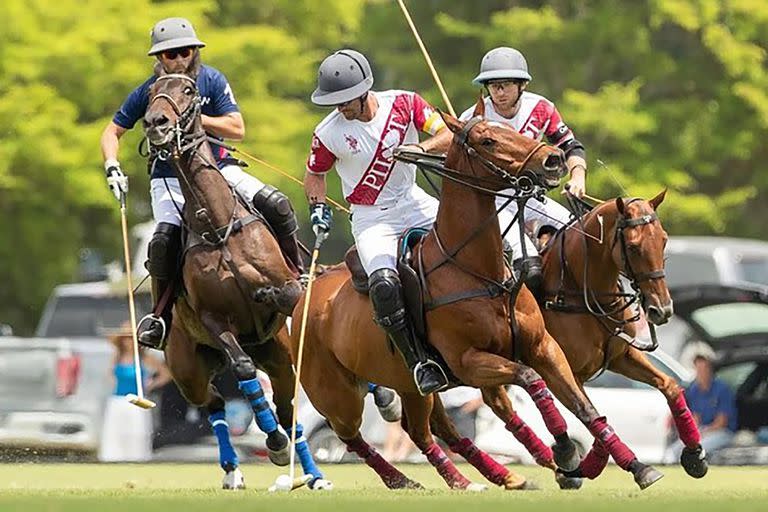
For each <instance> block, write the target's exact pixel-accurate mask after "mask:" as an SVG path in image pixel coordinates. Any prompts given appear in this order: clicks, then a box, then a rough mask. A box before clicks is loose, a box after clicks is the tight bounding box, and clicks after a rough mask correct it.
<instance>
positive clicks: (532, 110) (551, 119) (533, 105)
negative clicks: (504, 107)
mask: <svg viewBox="0 0 768 512" xmlns="http://www.w3.org/2000/svg"><path fill="white" fill-rule="evenodd" d="M483 101H484V102H485V119H487V120H488V121H497V122H499V123H504V124H506V125H509V126H511V127H512V128H514V129H515V130H517V131H518V132H519V133H520V134H522V135H525V136H526V137H530V138H532V139H536V140H541V139H542V138H543V137H544V136H546V137H547V141H548V142H549V143H550V144H552V145H553V146H560V145H562V144H564V143H565V142H568V141H570V140H573V132H571V129H570V128H568V126H567V125H566V124H565V122H563V118H562V117H560V112H558V111H557V107H555V104H554V103H552V102H551V101H549V100H548V99H547V98H545V97H544V96H540V95H538V94H535V93H532V92H528V91H523V94H522V96H521V97H520V109H519V110H518V111H517V113H516V114H515V116H514V117H512V118H507V117H504V116H502V115H501V114H499V113H498V112H496V109H495V108H494V107H493V101H492V100H491V98H490V97H486V98H485V99H484V100H483ZM474 110H475V107H474V105H473V106H471V107H469V108H468V109H467V110H465V111H464V112H463V113H462V114H461V116H460V119H461V120H462V121H466V120H468V119H470V118H471V117H472V113H473V112H474Z"/></svg>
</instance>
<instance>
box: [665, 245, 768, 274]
mask: <svg viewBox="0 0 768 512" xmlns="http://www.w3.org/2000/svg"><path fill="white" fill-rule="evenodd" d="M666 257H667V260H666V265H665V266H666V270H667V285H668V286H670V287H677V286H682V285H696V284H733V283H740V282H750V283H754V284H761V285H768V242H763V241H760V240H749V239H744V238H728V237H705V236H672V237H670V238H669V242H668V243H667V248H666Z"/></svg>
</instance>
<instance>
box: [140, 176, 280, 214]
mask: <svg viewBox="0 0 768 512" xmlns="http://www.w3.org/2000/svg"><path fill="white" fill-rule="evenodd" d="M219 172H221V174H222V175H223V176H224V179H226V180H227V182H228V183H229V184H230V185H231V186H233V187H234V188H235V191H236V192H237V193H238V194H239V195H240V196H241V197H242V198H243V199H244V200H246V201H253V197H254V196H255V195H256V193H257V192H258V191H259V190H261V189H262V188H264V186H265V185H264V183H262V182H261V181H260V180H258V179H257V178H254V177H253V176H251V175H250V174H248V173H247V172H245V171H243V169H242V168H241V167H240V166H237V165H226V166H224V167H223V168H222V169H220V170H219ZM149 187H150V194H151V195H152V216H153V217H154V218H155V223H156V224H157V223H160V222H167V223H168V224H173V225H174V226H181V213H180V212H181V211H182V208H183V207H184V196H183V195H182V194H181V185H179V180H178V178H154V179H152V180H150V184H149Z"/></svg>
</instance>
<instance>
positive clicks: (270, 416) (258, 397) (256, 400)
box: [237, 379, 277, 434]
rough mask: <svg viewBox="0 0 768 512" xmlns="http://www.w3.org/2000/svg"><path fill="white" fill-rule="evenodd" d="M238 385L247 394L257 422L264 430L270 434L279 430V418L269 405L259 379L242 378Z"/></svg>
mask: <svg viewBox="0 0 768 512" xmlns="http://www.w3.org/2000/svg"><path fill="white" fill-rule="evenodd" d="M237 386H238V387H239V388H240V391H242V392H243V393H244V394H245V397H246V398H247V399H248V401H249V402H250V403H251V408H252V409H253V414H254V416H256V424H257V425H258V426H259V428H260V429H261V431H262V432H264V433H266V434H270V433H272V432H274V431H275V430H277V418H276V417H275V413H274V412H272V409H271V408H270V407H269V403H268V402H267V399H266V397H265V396H264V390H262V389H261V384H259V379H250V380H241V381H240V382H238V383H237Z"/></svg>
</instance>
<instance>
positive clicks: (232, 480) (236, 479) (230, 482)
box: [221, 468, 245, 491]
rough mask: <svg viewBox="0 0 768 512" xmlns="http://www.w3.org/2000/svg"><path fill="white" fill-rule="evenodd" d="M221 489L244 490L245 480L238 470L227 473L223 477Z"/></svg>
mask: <svg viewBox="0 0 768 512" xmlns="http://www.w3.org/2000/svg"><path fill="white" fill-rule="evenodd" d="M221 488H222V489H227V490H234V491H236V490H239V489H245V479H244V478H243V472H242V471H240V468H235V469H233V470H231V471H227V474H226V475H224V480H223V481H222V482H221Z"/></svg>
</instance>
